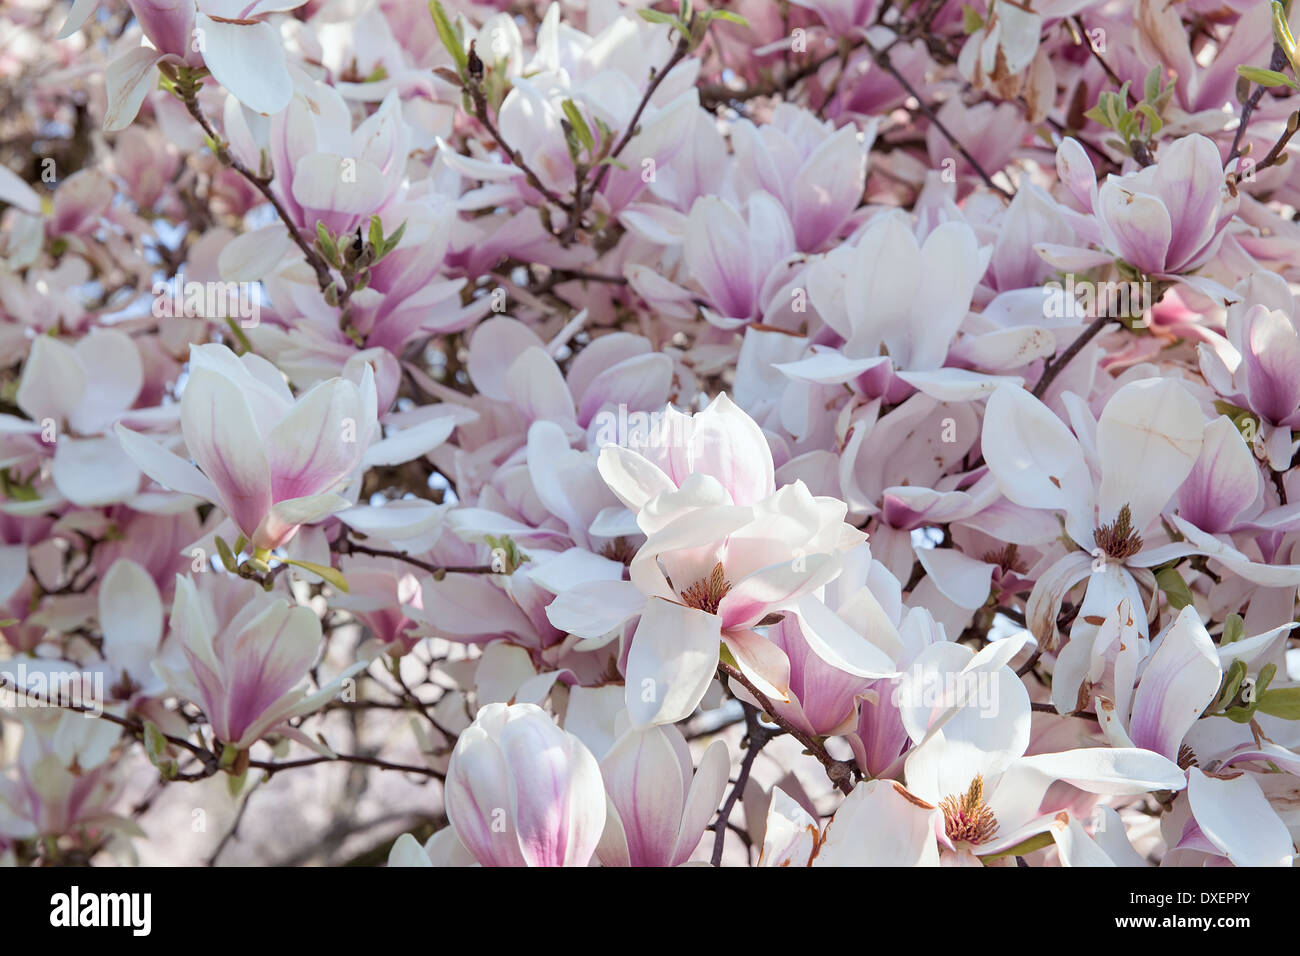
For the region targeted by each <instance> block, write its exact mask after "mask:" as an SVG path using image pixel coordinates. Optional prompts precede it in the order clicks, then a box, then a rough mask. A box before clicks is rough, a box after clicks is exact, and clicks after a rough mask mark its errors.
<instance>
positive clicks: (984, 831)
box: [939, 774, 998, 846]
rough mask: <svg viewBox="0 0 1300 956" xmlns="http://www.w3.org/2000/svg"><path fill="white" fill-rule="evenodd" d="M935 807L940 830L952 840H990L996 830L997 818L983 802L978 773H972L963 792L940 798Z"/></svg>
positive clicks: (981, 784) (978, 841)
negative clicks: (938, 816)
mask: <svg viewBox="0 0 1300 956" xmlns="http://www.w3.org/2000/svg"><path fill="white" fill-rule="evenodd" d="M939 809H940V810H942V811H943V822H944V831H945V832H946V833H947V834H948V839H950V840H951V841H952V842H953V843H957V844H960V843H969V844H972V845H974V846H978V845H979V844H981V843H987V842H988V841H989V840H991V839H993V837H994V836H995V835H996V834H997V832H998V819H997V817H995V816H994V815H993V811H992V810H991V809H989V805H988V804H987V803H985V802H984V776H983V775H982V774H976V775H975V779H974V780H972V781H971V784H970V789H969V790H967V791H966V792H965V793H964V794H962V795H960V796H958V795H953V796H949V797H944V798H943V799H942V800H940V801H939Z"/></svg>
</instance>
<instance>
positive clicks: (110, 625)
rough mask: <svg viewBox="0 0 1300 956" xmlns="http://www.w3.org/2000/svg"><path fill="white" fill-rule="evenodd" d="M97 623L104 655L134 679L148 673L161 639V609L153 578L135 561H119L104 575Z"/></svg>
mask: <svg viewBox="0 0 1300 956" xmlns="http://www.w3.org/2000/svg"><path fill="white" fill-rule="evenodd" d="M99 624H100V627H101V628H102V630H103V633H104V656H105V657H106V658H107V659H108V660H109V661H110V662H111V663H112V664H114V665H115V666H118V667H122V668H124V669H126V670H127V671H128V673H131V674H132V675H133V676H135V677H136V678H137V679H139V677H140V676H141V675H145V674H148V673H149V665H150V662H151V661H152V660H153V658H154V657H156V656H157V653H158V644H159V642H160V641H161V640H162V627H163V606H162V597H161V596H160V595H159V593H158V586H157V585H156V584H154V580H153V577H152V576H151V575H150V574H149V572H148V571H146V570H145V569H144V568H143V567H141V566H140V565H139V564H137V563H136V562H134V561H130V560H127V559H125V558H121V559H119V560H117V561H114V562H113V566H112V567H110V568H109V569H108V573H107V574H105V575H104V580H103V581H102V582H101V583H100V586H99ZM112 676H113V677H116V676H118V675H116V674H114V675H112Z"/></svg>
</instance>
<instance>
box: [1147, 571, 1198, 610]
mask: <svg viewBox="0 0 1300 956" xmlns="http://www.w3.org/2000/svg"><path fill="white" fill-rule="evenodd" d="M1156 585H1157V586H1158V587H1159V588H1160V590H1162V591H1164V592H1165V597H1166V598H1167V599H1168V600H1169V606H1170V607H1171V608H1173V609H1174V610H1175V611H1181V610H1182V609H1183V608H1185V607H1187V605H1189V604H1191V603H1192V590H1191V588H1189V587H1188V586H1187V582H1186V581H1184V580H1183V576H1182V575H1181V574H1179V573H1178V569H1177V568H1164V569H1163V570H1161V571H1159V572H1157V573H1156Z"/></svg>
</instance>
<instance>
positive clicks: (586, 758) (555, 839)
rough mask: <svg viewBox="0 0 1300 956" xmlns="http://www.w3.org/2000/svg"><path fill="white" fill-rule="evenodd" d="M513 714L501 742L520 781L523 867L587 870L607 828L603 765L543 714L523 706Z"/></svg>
mask: <svg viewBox="0 0 1300 956" xmlns="http://www.w3.org/2000/svg"><path fill="white" fill-rule="evenodd" d="M498 706H499V705H498ZM523 708H530V709H529V710H522V709H523ZM510 711H511V714H510V716H509V717H508V718H507V720H506V723H505V726H504V727H503V728H502V730H501V733H500V737H499V741H500V747H501V753H502V755H503V756H504V758H505V760H506V762H507V763H508V764H509V765H510V771H511V775H512V776H513V778H514V779H515V780H516V781H517V783H516V788H515V794H514V796H515V806H514V808H513V811H514V812H513V816H514V821H515V826H516V832H517V834H518V839H519V848H520V851H521V853H522V855H523V858H524V861H525V862H526V864H527V865H529V866H586V865H587V864H588V863H589V862H590V860H591V857H592V855H593V854H594V853H595V852H596V846H597V844H598V843H599V841H600V835H601V831H602V830H603V829H604V827H605V812H606V802H605V788H604V785H603V784H602V781H601V774H600V765H599V764H598V763H597V762H596V758H595V757H594V756H592V754H591V751H589V750H588V749H587V748H586V747H585V746H584V745H583V744H582V742H581V741H579V740H578V738H577V737H574V736H573V735H572V734H567V733H565V732H564V731H562V730H560V729H559V728H558V727H556V726H555V725H554V723H552V722H551V720H550V718H549V717H547V716H546V715H545V713H544V712H542V711H541V710H540V709H539V708H536V707H533V706H532V705H529V704H520V705H515V706H513V707H511V708H510ZM519 784H523V786H522V787H521V786H520V785H519Z"/></svg>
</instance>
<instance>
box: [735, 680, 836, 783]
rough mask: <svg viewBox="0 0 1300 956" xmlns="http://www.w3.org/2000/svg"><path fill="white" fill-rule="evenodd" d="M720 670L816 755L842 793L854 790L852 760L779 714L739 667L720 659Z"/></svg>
mask: <svg viewBox="0 0 1300 956" xmlns="http://www.w3.org/2000/svg"><path fill="white" fill-rule="evenodd" d="M718 672H719V673H721V674H723V675H724V676H726V677H729V678H731V679H732V680H734V681H735V682H736V683H737V684H739V685H740V686H741V687H743V688H745V690H747V691H749V693H750V694H751V695H752V696H753V698H754V699H755V700H756V701H758V703H759V705H760V706H761V707H762V708H763V711H764V713H766V714H767V717H768V719H770V720H771V721H772V723H774V724H776V725H777V726H778V727H780V728H781V729H782V730H783V731H785V732H786V733H787V734H789V735H790V736H791V737H793V738H794V739H795V740H797V741H799V743H801V744H803V745H804V749H805V750H807V751H808V753H810V754H812V755H813V756H814V757H816V758H817V760H818V761H819V762H820V763H821V765H822V766H823V767H825V768H826V776H827V777H829V778H830V781H831V783H833V784H835V786H836V787H837V788H838V789H839V790H840V792H841V793H844V794H845V795H847V794H849V793H850V792H852V790H853V784H852V782H851V778H852V777H853V776H854V774H855V772H856V770H857V768H856V766H855V765H854V764H853V763H852V762H850V761H848V760H836V759H835V758H834V757H832V756H831V755H830V754H829V753H827V751H826V747H825V745H824V744H822V743H821V742H819V741H818V740H816V739H814V738H813V737H810V736H809V735H808V734H806V733H804V732H803V731H802V730H800V729H799V728H798V727H796V726H795V725H794V724H792V723H790V721H788V720H786V719H785V718H784V717H782V716H781V715H780V714H778V713H777V712H776V707H775V706H773V704H772V701H771V700H769V699H768V698H767V696H766V695H764V694H763V692H762V691H760V690H759V689H758V688H757V687H755V686H754V684H753V682H752V681H750V679H749V678H748V677H746V676H745V675H744V674H742V673H741V672H740V671H739V670H738V669H736V668H735V667H732V666H731V665H730V664H728V663H726V662H725V661H719V662H718Z"/></svg>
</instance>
